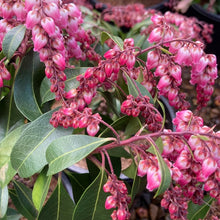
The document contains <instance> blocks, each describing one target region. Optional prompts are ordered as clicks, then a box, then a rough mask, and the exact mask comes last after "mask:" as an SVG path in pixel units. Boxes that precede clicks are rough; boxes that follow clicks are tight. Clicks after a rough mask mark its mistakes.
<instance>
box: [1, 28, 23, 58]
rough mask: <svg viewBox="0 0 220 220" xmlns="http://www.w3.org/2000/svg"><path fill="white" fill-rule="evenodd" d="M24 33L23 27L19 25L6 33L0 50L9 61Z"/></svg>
mask: <svg viewBox="0 0 220 220" xmlns="http://www.w3.org/2000/svg"><path fill="white" fill-rule="evenodd" d="M25 32H26V27H25V25H23V24H21V25H18V26H16V27H14V28H12V29H11V30H10V31H8V32H7V33H6V35H5V37H4V39H3V42H2V50H3V53H4V54H5V56H6V57H7V58H8V59H9V60H10V59H11V57H12V56H13V54H14V52H15V51H16V50H17V49H18V47H19V45H20V44H21V42H22V40H23V38H24V34H25Z"/></svg>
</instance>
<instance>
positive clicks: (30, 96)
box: [14, 50, 43, 121]
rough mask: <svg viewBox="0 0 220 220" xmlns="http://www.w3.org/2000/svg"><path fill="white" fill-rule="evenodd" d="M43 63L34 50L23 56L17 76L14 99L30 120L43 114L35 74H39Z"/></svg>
mask: <svg viewBox="0 0 220 220" xmlns="http://www.w3.org/2000/svg"><path fill="white" fill-rule="evenodd" d="M42 65H43V64H42V63H41V62H40V60H39V55H38V54H37V53H34V52H33V51H32V50H31V51H30V52H29V53H28V54H27V55H26V56H25V57H24V58H23V60H22V62H21V66H20V68H19V70H18V73H17V75H16V78H15V85H14V99H15V104H16V106H17V108H18V109H19V111H20V112H21V113H22V114H23V115H24V116H25V117H26V118H27V119H28V120H30V121H33V120H35V119H36V118H38V117H39V116H41V115H42V112H41V110H40V107H39V105H38V103H37V100H36V97H35V93H34V85H33V80H34V75H35V74H38V73H39V72H40V71H41V70H43V69H42V67H43V66H42Z"/></svg>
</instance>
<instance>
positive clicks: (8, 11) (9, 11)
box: [1, 2, 14, 19]
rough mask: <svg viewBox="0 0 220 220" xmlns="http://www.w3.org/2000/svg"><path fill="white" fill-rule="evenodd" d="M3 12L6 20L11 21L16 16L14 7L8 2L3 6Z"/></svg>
mask: <svg viewBox="0 0 220 220" xmlns="http://www.w3.org/2000/svg"><path fill="white" fill-rule="evenodd" d="M1 11H2V17H3V18H5V19H10V18H12V17H13V15H14V12H13V8H12V5H11V4H9V3H7V2H6V3H3V4H2V5H1Z"/></svg>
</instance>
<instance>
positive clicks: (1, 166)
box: [0, 124, 28, 187]
mask: <svg viewBox="0 0 220 220" xmlns="http://www.w3.org/2000/svg"><path fill="white" fill-rule="evenodd" d="M27 126H28V125H27V124H25V125H22V126H20V127H18V128H16V129H14V130H13V131H11V132H10V133H9V134H8V135H7V136H6V137H5V138H4V139H3V140H2V141H0V187H4V186H5V185H7V184H8V183H9V181H10V180H11V178H12V177H13V176H14V175H15V173H16V171H15V170H14V169H13V168H12V166H11V158H10V155H11V151H12V149H13V147H14V145H15V143H16V141H17V140H18V139H19V137H20V136H21V133H22V132H23V130H24V129H25V128H26V127H27Z"/></svg>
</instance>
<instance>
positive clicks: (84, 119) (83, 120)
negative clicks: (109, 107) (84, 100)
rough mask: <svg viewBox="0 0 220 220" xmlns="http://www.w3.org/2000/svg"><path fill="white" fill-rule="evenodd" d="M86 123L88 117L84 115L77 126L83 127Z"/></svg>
mask: <svg viewBox="0 0 220 220" xmlns="http://www.w3.org/2000/svg"><path fill="white" fill-rule="evenodd" d="M87 125H88V117H87V116H84V117H82V118H80V120H79V128H85V127H87Z"/></svg>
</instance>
